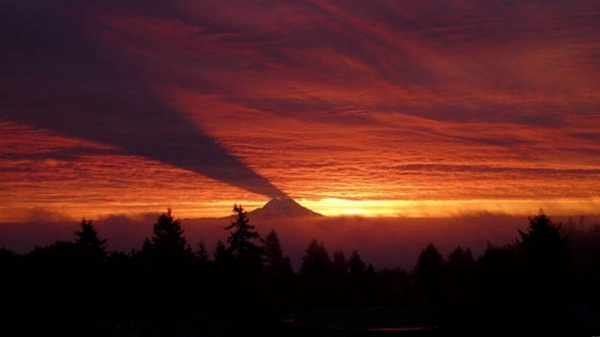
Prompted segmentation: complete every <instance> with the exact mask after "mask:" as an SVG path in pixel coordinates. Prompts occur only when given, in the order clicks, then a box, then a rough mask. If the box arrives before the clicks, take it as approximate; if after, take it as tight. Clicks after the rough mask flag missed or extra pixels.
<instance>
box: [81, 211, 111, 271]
mask: <svg viewBox="0 0 600 337" xmlns="http://www.w3.org/2000/svg"><path fill="white" fill-rule="evenodd" d="M80 226H81V229H80V230H79V231H76V232H75V236H76V239H75V246H76V247H77V249H78V250H79V252H80V254H81V256H80V257H81V258H83V259H85V260H86V261H87V262H102V261H104V260H105V259H106V255H107V254H106V240H101V239H100V238H99V237H98V232H97V231H96V228H95V227H94V225H93V224H92V221H91V220H85V219H83V220H82V221H81V224H80Z"/></svg>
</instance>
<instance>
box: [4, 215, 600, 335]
mask: <svg viewBox="0 0 600 337" xmlns="http://www.w3.org/2000/svg"><path fill="white" fill-rule="evenodd" d="M233 218H234V220H233V221H232V222H231V224H230V225H229V226H226V227H225V230H227V231H228V237H227V241H226V242H222V241H219V242H217V244H216V246H215V250H214V251H213V252H208V251H207V249H206V248H205V245H204V243H202V242H199V243H198V244H197V245H196V247H194V248H192V247H191V245H190V243H188V242H187V240H186V238H185V235H184V231H183V229H182V227H181V223H180V221H179V220H178V219H176V218H175V217H174V215H173V214H172V212H171V210H168V212H166V213H163V214H161V215H160V216H159V217H158V219H157V221H156V223H155V224H154V227H153V233H152V236H151V237H150V238H149V239H147V240H146V241H145V242H144V243H143V247H142V249H141V250H139V251H138V250H134V251H132V252H130V253H122V252H110V253H109V252H108V251H107V249H106V240H103V239H101V238H99V237H98V234H97V232H96V229H95V228H94V225H93V224H92V222H91V221H86V220H83V221H82V222H81V228H80V229H79V230H78V231H76V232H75V238H74V240H73V241H58V242H55V243H54V244H51V245H49V246H46V247H38V248H35V249H34V250H32V251H31V252H29V253H27V254H24V255H19V254H15V253H13V252H10V251H8V250H5V249H3V250H0V268H1V270H2V275H3V276H2V278H1V279H0V289H1V294H2V306H3V309H4V310H5V312H6V313H5V314H4V315H3V317H4V318H5V325H4V327H2V329H6V330H7V331H20V334H21V335H34V334H36V335H39V336H58V335H60V336H174V335H176V334H177V333H180V332H181V331H193V332H213V333H214V332H220V333H221V334H222V333H223V331H226V332H228V333H232V334H233V333H235V332H236V331H237V332H239V331H244V334H248V331H247V329H266V330H261V331H272V332H273V331H280V330H277V329H288V328H290V325H285V324H284V323H285V322H284V321H283V319H284V318H285V317H287V316H286V314H290V313H294V312H302V311H304V312H306V311H308V312H310V310H313V309H315V308H373V307H384V308H408V309H410V308H411V306H415V305H417V304H418V305H420V306H421V307H422V306H423V305H425V306H426V307H427V308H429V309H428V310H429V314H428V315H427V317H423V319H422V320H420V322H421V324H422V323H423V322H425V323H426V324H427V325H430V326H436V327H437V328H438V329H437V330H436V331H438V332H440V333H443V332H448V331H489V330H490V329H493V330H494V331H502V330H505V331H516V330H529V331H553V332H556V331H569V332H571V333H584V334H585V333H591V332H594V331H597V330H596V329H597V328H598V323H597V318H598V317H597V310H598V309H599V306H598V303H600V301H599V300H600V290H599V287H598V285H599V284H600V283H598V281H600V273H599V272H600V268H599V267H600V259H599V257H600V253H599V249H597V247H598V245H597V243H598V242H597V241H596V242H593V243H591V244H584V245H583V247H584V249H583V251H584V252H582V251H581V250H578V251H577V254H578V255H581V256H585V257H586V258H585V259H577V261H575V262H574V261H573V259H572V255H573V247H574V242H572V240H570V238H569V237H568V236H567V235H565V234H564V233H563V230H562V229H561V226H560V224H555V223H553V222H552V221H551V219H550V218H549V217H548V216H547V215H545V214H544V213H543V212H541V211H540V213H539V214H537V215H535V216H533V217H531V218H530V223H529V227H528V228H527V230H525V231H519V233H518V234H519V237H518V239H517V240H516V241H515V243H514V244H511V245H507V246H502V247H495V246H491V245H489V246H488V248H487V249H486V250H485V252H484V253H483V255H482V256H480V257H475V256H473V254H472V252H471V251H470V250H469V249H463V248H461V247H457V248H456V249H454V250H453V251H452V252H451V253H450V254H449V255H448V256H447V257H444V256H442V254H440V252H439V251H438V250H437V249H436V247H435V246H434V245H433V244H430V245H428V246H427V247H425V248H424V250H423V251H422V252H421V254H420V256H419V258H418V261H417V263H416V266H415V268H414V270H412V271H407V270H403V269H401V268H393V269H390V268H385V269H382V270H375V268H374V267H373V266H372V265H371V264H369V263H367V262H366V261H364V260H363V258H362V257H361V256H360V254H359V253H358V252H356V251H354V252H352V253H351V254H349V255H346V253H344V252H342V251H335V252H333V254H331V255H330V254H329V252H328V251H327V249H326V247H325V246H324V245H323V244H322V243H320V242H319V241H317V240H313V241H312V242H310V243H309V244H308V246H307V248H306V251H305V253H304V256H303V258H302V263H301V267H300V269H299V270H298V271H295V270H294V269H293V268H292V264H291V263H290V259H289V258H288V257H286V256H285V255H284V254H283V249H282V247H281V243H280V241H279V238H278V236H277V233H276V232H275V231H271V232H270V233H269V234H268V235H266V236H265V237H264V238H263V237H261V236H260V235H259V233H258V232H257V231H256V230H255V228H254V226H253V225H252V224H251V223H250V221H249V219H248V216H247V214H246V212H245V210H244V209H243V208H242V207H241V206H237V205H236V206H235V207H234V216H233ZM586 247H587V248H586ZM593 247H596V249H594V248H593ZM595 310H596V311H595ZM594 313H596V314H594ZM288 323H289V322H288ZM291 326H292V327H293V325H291ZM297 328H301V327H297ZM330 333H332V334H333V332H331V331H330ZM217 334H218V333H217ZM286 334H287V335H290V334H291V332H290V331H287V332H286ZM261 335H264V332H262V333H261Z"/></svg>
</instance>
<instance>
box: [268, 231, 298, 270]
mask: <svg viewBox="0 0 600 337" xmlns="http://www.w3.org/2000/svg"><path fill="white" fill-rule="evenodd" d="M264 252H265V269H266V271H267V272H268V273H269V275H270V276H271V277H275V278H289V277H290V276H291V275H292V274H293V271H292V265H291V262H290V259H289V258H288V257H286V256H284V255H283V251H282V249H281V243H280V241H279V236H278V235H277V232H275V230H272V231H271V232H270V233H269V235H267V236H266V237H265V245H264Z"/></svg>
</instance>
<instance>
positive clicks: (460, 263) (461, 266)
mask: <svg viewBox="0 0 600 337" xmlns="http://www.w3.org/2000/svg"><path fill="white" fill-rule="evenodd" d="M474 267H475V259H474V258H473V254H472V253H471V250H470V249H466V250H464V249H462V248H461V247H460V246H458V247H456V248H455V249H454V250H453V251H452V252H451V253H450V255H448V262H446V274H447V275H448V276H449V277H450V278H451V279H454V280H459V281H460V280H463V279H465V278H467V277H469V276H471V275H470V273H471V272H472V271H473V268H474Z"/></svg>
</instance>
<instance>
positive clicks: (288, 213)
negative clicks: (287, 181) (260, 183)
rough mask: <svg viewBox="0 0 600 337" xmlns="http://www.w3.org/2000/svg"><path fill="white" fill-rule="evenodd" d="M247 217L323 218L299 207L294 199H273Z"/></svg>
mask: <svg viewBox="0 0 600 337" xmlns="http://www.w3.org/2000/svg"><path fill="white" fill-rule="evenodd" d="M248 215H249V216H250V217H252V218H276V217H287V218H314V217H322V216H323V215H322V214H319V213H317V212H313V211H311V210H310V209H308V208H306V207H304V206H302V205H300V204H299V203H297V202H296V201H295V200H294V199H292V198H286V197H281V198H273V199H271V200H269V202H267V203H266V204H265V205H264V206H263V207H260V208H257V209H255V210H253V211H252V212H250V213H248Z"/></svg>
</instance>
